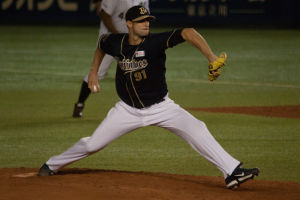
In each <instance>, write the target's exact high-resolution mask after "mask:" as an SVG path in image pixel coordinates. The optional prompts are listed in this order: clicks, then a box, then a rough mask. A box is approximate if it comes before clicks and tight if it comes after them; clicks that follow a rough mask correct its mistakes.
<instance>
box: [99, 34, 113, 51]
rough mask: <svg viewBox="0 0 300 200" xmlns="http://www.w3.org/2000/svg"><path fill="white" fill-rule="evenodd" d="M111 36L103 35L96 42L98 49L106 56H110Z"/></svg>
mask: <svg viewBox="0 0 300 200" xmlns="http://www.w3.org/2000/svg"><path fill="white" fill-rule="evenodd" d="M110 42H112V34H103V35H102V36H101V37H100V38H99V41H98V48H99V49H101V50H102V51H103V52H104V53H106V54H110V55H111V54H112V48H111V44H110Z"/></svg>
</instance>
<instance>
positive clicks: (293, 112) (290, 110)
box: [187, 105, 300, 119]
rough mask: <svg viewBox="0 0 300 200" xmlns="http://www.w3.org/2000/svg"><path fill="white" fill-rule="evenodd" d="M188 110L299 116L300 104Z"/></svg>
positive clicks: (193, 109) (192, 109)
mask: <svg viewBox="0 0 300 200" xmlns="http://www.w3.org/2000/svg"><path fill="white" fill-rule="evenodd" d="M187 110H190V111H204V112H216V113H234V114H246V115H259V116H265V117H284V118H296V119H297V118H300V105H292V106H254V107H246V106H244V107H215V108H187Z"/></svg>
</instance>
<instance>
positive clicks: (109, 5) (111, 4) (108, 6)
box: [101, 0, 119, 16]
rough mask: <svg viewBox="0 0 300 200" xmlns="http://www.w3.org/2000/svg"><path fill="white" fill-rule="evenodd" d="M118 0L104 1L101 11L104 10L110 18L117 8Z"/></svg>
mask: <svg viewBox="0 0 300 200" xmlns="http://www.w3.org/2000/svg"><path fill="white" fill-rule="evenodd" d="M118 2H119V1H118V0H102V3H101V10H104V11H105V12H106V13H107V14H109V15H110V16H112V15H113V13H114V11H115V8H116V7H117V4H118Z"/></svg>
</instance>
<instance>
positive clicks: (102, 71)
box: [84, 54, 114, 83]
mask: <svg viewBox="0 0 300 200" xmlns="http://www.w3.org/2000/svg"><path fill="white" fill-rule="evenodd" d="M113 61H114V57H112V56H110V55H108V54H105V56H104V58H103V60H102V62H101V64H100V68H99V70H98V80H102V79H104V77H105V75H106V73H107V71H108V69H109V66H110V65H111V63H112V62H113ZM88 78H89V75H88V74H87V75H86V76H85V77H84V81H85V82H87V83H88Z"/></svg>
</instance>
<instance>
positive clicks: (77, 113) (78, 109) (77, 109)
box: [72, 103, 84, 118]
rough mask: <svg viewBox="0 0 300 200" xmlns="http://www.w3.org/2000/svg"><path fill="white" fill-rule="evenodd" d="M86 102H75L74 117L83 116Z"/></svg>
mask: <svg viewBox="0 0 300 200" xmlns="http://www.w3.org/2000/svg"><path fill="white" fill-rule="evenodd" d="M83 108H84V104H83V103H75V105H74V111H73V115H72V116H73V117H74V118H80V117H82V112H83Z"/></svg>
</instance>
